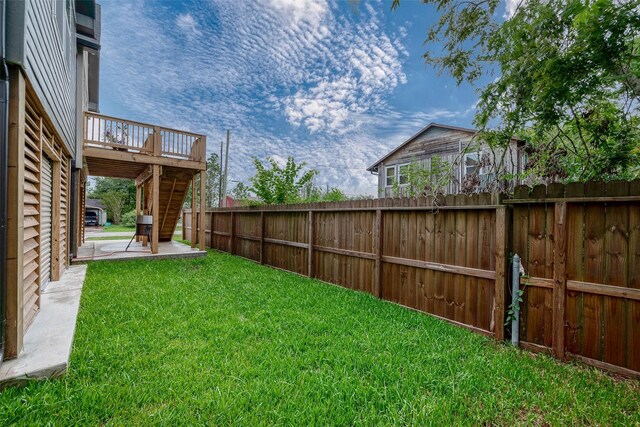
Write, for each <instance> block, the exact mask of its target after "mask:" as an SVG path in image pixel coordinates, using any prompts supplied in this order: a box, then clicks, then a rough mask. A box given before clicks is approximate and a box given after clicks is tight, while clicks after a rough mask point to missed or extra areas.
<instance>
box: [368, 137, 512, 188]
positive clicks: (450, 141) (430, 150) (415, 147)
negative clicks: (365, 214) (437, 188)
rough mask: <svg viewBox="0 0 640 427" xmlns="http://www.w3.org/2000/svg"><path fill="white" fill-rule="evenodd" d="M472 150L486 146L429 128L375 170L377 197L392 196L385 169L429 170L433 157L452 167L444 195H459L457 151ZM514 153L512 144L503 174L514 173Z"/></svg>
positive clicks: (461, 177)
mask: <svg viewBox="0 0 640 427" xmlns="http://www.w3.org/2000/svg"><path fill="white" fill-rule="evenodd" d="M469 146H471V147H473V148H474V151H475V149H476V148H477V150H478V151H482V152H488V148H487V147H486V146H482V145H478V144H477V142H476V141H473V134H472V133H470V132H464V131H458V130H453V129H444V128H437V127H436V128H431V129H429V130H427V131H426V132H424V133H423V134H421V135H419V136H417V137H416V138H415V139H414V140H413V141H411V142H410V143H409V144H407V145H406V146H404V147H403V148H402V149H400V150H398V151H397V152H396V153H394V154H393V155H391V156H389V158H387V159H385V160H384V162H382V163H380V165H379V166H378V194H379V196H381V197H391V196H394V193H393V189H392V188H391V187H387V186H386V167H387V166H393V165H395V166H396V170H397V167H398V166H399V165H403V164H407V163H411V162H412V161H417V162H422V163H423V164H424V165H425V167H430V162H431V159H432V158H433V157H436V156H437V157H439V158H440V160H441V161H444V162H448V163H450V164H452V165H453V170H452V175H453V176H455V177H456V180H455V181H451V182H450V184H449V186H448V187H447V188H446V189H445V192H446V193H448V194H456V193H458V192H460V182H461V180H462V179H463V174H464V172H463V170H461V169H460V164H461V163H462V160H463V159H462V156H461V155H460V152H461V151H464V150H466V149H467V147H469ZM502 153H503V152H502V151H496V157H500V156H501V155H502ZM518 156H519V153H518V150H517V145H516V143H515V142H512V144H511V146H510V148H509V151H508V153H506V156H505V159H504V165H503V170H504V171H506V172H511V173H516V172H518V170H517V169H518Z"/></svg>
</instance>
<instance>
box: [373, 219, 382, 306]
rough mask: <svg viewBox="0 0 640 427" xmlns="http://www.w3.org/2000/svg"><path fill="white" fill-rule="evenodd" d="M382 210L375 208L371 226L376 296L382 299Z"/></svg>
mask: <svg viewBox="0 0 640 427" xmlns="http://www.w3.org/2000/svg"><path fill="white" fill-rule="evenodd" d="M382 221H383V220H382V211H381V210H380V209H376V220H375V224H374V226H373V252H374V253H375V254H376V265H375V270H374V272H373V277H374V286H375V289H374V291H375V293H376V296H377V297H378V298H380V299H382V297H383V295H382V238H383V237H382V236H383V234H384V233H383V228H384V224H383V222H382Z"/></svg>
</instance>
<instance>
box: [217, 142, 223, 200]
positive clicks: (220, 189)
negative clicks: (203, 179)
mask: <svg viewBox="0 0 640 427" xmlns="http://www.w3.org/2000/svg"><path fill="white" fill-rule="evenodd" d="M223 146H224V141H222V140H220V158H219V159H218V161H219V162H220V176H219V177H218V207H219V208H221V207H222V147H223Z"/></svg>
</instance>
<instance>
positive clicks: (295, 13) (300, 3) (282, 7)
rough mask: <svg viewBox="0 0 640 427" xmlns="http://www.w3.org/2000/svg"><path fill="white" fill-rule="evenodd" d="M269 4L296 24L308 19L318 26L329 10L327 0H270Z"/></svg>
mask: <svg viewBox="0 0 640 427" xmlns="http://www.w3.org/2000/svg"><path fill="white" fill-rule="evenodd" d="M267 4H268V5H269V6H271V7H272V8H274V9H275V10H277V11H278V13H281V14H282V15H283V16H284V17H285V18H288V19H290V20H291V23H292V24H294V25H298V24H299V23H301V22H302V21H306V22H309V23H311V24H312V25H313V26H318V25H320V23H321V22H322V20H323V18H324V17H325V15H326V14H327V12H328V11H329V6H328V5H327V2H326V0H270V1H269V2H268V3H267Z"/></svg>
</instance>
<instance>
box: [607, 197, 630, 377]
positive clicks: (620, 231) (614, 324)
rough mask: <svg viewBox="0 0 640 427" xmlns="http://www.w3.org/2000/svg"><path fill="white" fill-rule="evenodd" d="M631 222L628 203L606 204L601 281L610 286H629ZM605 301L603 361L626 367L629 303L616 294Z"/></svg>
mask: <svg viewBox="0 0 640 427" xmlns="http://www.w3.org/2000/svg"><path fill="white" fill-rule="evenodd" d="M628 224H629V208H628V206H627V205H626V204H623V205H620V204H613V205H607V207H606V225H605V229H606V232H605V239H604V246H605V247H604V254H603V255H604V257H605V277H604V281H603V282H601V283H604V284H606V285H610V286H626V285H627V265H626V263H627V260H628V253H627V250H628V247H629V246H628V243H629V242H628V237H627V236H628ZM603 303H604V306H603V310H604V313H606V315H604V316H603V317H602V322H603V325H602V328H603V337H604V341H603V349H602V353H603V357H602V360H603V361H604V362H607V363H612V364H614V365H618V366H624V365H625V358H626V351H625V350H626V349H625V335H626V323H627V322H626V315H627V313H626V312H627V303H626V301H624V300H622V299H620V298H615V297H604V298H603Z"/></svg>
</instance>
